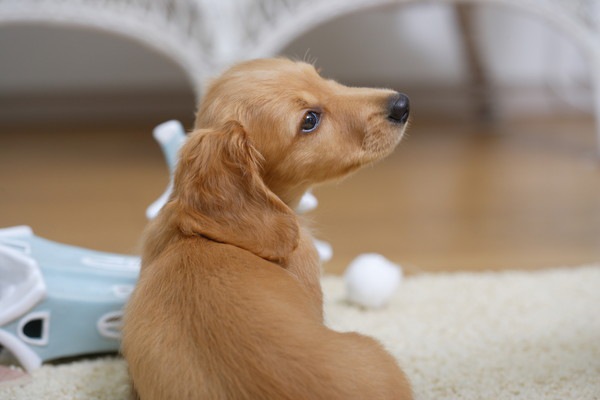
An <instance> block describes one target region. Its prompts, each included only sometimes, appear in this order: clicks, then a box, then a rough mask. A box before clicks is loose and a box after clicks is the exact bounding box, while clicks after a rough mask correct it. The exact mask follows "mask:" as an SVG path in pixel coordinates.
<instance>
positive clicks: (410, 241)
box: [0, 119, 600, 273]
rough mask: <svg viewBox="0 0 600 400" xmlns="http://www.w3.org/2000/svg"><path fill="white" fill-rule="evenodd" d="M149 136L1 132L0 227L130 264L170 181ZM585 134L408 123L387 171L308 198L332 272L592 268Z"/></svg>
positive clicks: (594, 201)
mask: <svg viewBox="0 0 600 400" xmlns="http://www.w3.org/2000/svg"><path fill="white" fill-rule="evenodd" d="M151 129H152V126H142V125H136V126H124V127H120V128H114V127H113V128H111V127H109V126H106V127H89V126H88V127H83V126H71V127H68V128H60V129H59V128H55V129H49V128H48V127H45V128H44V129H42V128H39V127H38V128H31V127H30V128H23V127H21V128H19V127H12V128H2V129H1V130H0V226H12V225H17V224H28V225H30V226H32V227H33V229H34V231H35V232H36V233H37V234H38V235H40V236H43V237H46V238H49V239H52V240H56V241H61V242H65V243H71V244H75V245H80V246H86V247H90V248H95V249H100V250H107V251H114V252H127V253H129V252H135V251H136V249H137V244H138V239H139V235H140V233H141V230H142V229H143V226H144V224H145V216H144V211H145V208H146V207H147V206H148V205H149V204H150V203H151V202H152V201H153V200H155V199H156V198H157V197H158V196H159V195H160V194H161V193H162V191H163V190H164V188H165V187H166V184H167V179H168V174H167V170H166V167H165V164H164V161H163V159H162V155H161V153H160V150H159V148H158V146H157V145H156V144H155V143H154V141H153V139H152V136H151ZM599 166H600V164H599V162H598V159H597V157H596V154H595V136H594V126H593V121H591V120H587V119H567V120H553V121H541V120H532V121H520V122H510V123H509V122H505V123H502V124H501V125H497V126H491V127H484V126H477V125H473V124H466V123H461V122H457V121H446V122H444V121H420V120H418V119H416V121H415V122H414V123H413V125H412V126H411V128H410V130H409V133H408V135H407V137H406V138H405V140H404V141H403V143H401V144H400V146H399V148H398V149H397V151H396V152H395V153H394V154H393V155H392V156H390V157H389V158H388V159H386V160H384V161H382V162H380V163H379V164H377V165H375V166H373V167H369V168H367V169H365V170H363V171H360V172H359V173H357V174H355V175H354V176H352V177H350V178H348V179H346V180H344V181H342V182H338V183H335V184H333V185H329V186H323V187H319V188H316V189H315V194H316V195H317V197H318V198H319V201H320V205H319V207H318V208H317V210H315V211H314V212H312V213H311V214H310V218H311V219H313V220H314V226H315V228H316V231H317V236H318V237H319V238H321V239H324V240H327V241H329V242H330V243H331V244H332V245H333V249H334V259H333V260H332V261H331V262H330V263H328V264H327V265H326V267H325V268H326V271H328V272H334V273H339V272H341V271H343V270H344V268H345V267H346V265H347V264H348V262H349V261H350V260H351V259H352V258H354V257H355V256H356V255H358V254H360V253H362V252H371V251H374V252H379V253H382V254H383V255H385V256H386V257H388V258H389V259H391V260H393V261H395V262H398V263H400V264H402V265H403V266H404V267H405V268H406V269H407V271H408V272H411V273H415V272H420V271H442V270H445V271H448V270H485V269H504V268H511V269H514V268H528V269H529V268H541V267H551V266H563V265H578V264H582V263H588V262H595V261H598V260H600V169H599Z"/></svg>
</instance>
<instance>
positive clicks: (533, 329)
mask: <svg viewBox="0 0 600 400" xmlns="http://www.w3.org/2000/svg"><path fill="white" fill-rule="evenodd" d="M323 289H324V292H325V296H326V305H325V308H326V315H327V320H328V324H329V325H330V326H331V327H332V328H334V329H337V330H341V331H350V330H354V331H359V332H362V333H365V334H368V335H371V336H374V337H376V338H378V339H379V340H380V341H381V342H382V343H383V344H384V345H385V346H386V347H387V348H388V349H389V350H390V351H391V352H392V353H393V354H394V356H396V357H397V359H398V360H399V361H400V363H401V365H402V366H403V368H404V370H405V371H406V373H407V375H408V376H409V377H410V379H411V381H412V383H413V386H414V390H415V397H416V399H419V400H421V399H422V400H425V399H453V400H460V399H465V400H466V399H477V400H479V399H494V400H496V399H527V400H531V399H536V400H537V399H561V400H564V399H586V400H594V399H600V266H587V267H579V268H564V269H552V270H545V271H539V272H500V273H477V274H471V273H462V274H436V275H433V274H431V275H429V274H426V275H419V276H414V277H410V278H407V279H406V280H405V281H404V282H403V283H402V285H401V286H400V288H399V289H398V291H397V292H396V294H395V295H394V297H393V298H392V301H391V303H390V305H389V306H388V307H387V308H385V309H381V310H370V311H366V310H361V309H359V308H356V307H353V306H350V305H349V304H347V303H346V302H345V300H344V285H343V282H342V280H341V279H340V278H338V277H325V278H323ZM128 390H129V387H128V384H127V377H126V367H125V364H124V362H123V361H122V360H120V359H118V358H102V359H96V360H91V361H80V362H75V363H71V364H65V365H60V366H44V367H43V368H41V369H40V370H38V371H36V372H35V373H34V374H33V376H31V377H29V378H25V379H21V380H13V381H11V382H8V383H2V384H0V399H7V400H13V399H14V400H16V399H36V400H37V399H82V400H83V399H107V400H108V399H110V400H118V399H127V395H128Z"/></svg>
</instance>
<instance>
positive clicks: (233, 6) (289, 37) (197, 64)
mask: <svg viewBox="0 0 600 400" xmlns="http://www.w3.org/2000/svg"><path fill="white" fill-rule="evenodd" d="M425 1H426V0H0V24H2V23H22V22H36V23H46V24H62V25H65V24H66V25H72V26H81V27H91V28H96V29H101V30H104V31H108V32H113V33H117V34H120V35H123V36H126V37H129V38H132V39H134V40H137V41H139V42H141V43H143V44H145V45H146V46H149V47H151V48H153V49H155V50H157V51H159V52H161V53H162V54H164V55H166V56H167V57H169V58H170V59H172V60H173V61H174V62H175V63H177V64H178V65H180V66H181V68H182V69H183V70H184V71H185V72H186V74H187V76H188V77H189V79H190V81H191V83H192V85H193V87H194V90H195V92H196V95H197V96H198V97H199V96H200V94H201V93H202V89H203V86H204V83H205V81H206V78H207V77H209V76H212V75H214V74H216V73H218V72H219V71H220V70H222V69H223V68H224V67H226V66H228V65H229V64H231V63H233V62H235V61H238V60H242V59H248V58H255V57H265V56H272V55H276V54H278V53H280V52H281V51H282V50H283V49H284V48H285V47H286V46H287V45H288V44H290V43H291V42H292V41H293V40H294V39H296V38H298V37H300V36H301V35H303V34H304V33H306V32H308V31H310V30H312V29H314V28H315V27H317V26H318V25H321V24H324V23H326V22H327V21H330V20H332V19H334V18H338V17H340V16H342V15H347V14H351V13H356V12H360V11H364V10H368V9H374V8H381V7H393V6H401V5H405V4H416V3H419V2H425ZM428 2H430V1H428ZM437 2H439V3H442V4H443V3H445V4H452V3H456V2H468V3H472V4H494V5H505V6H509V7H512V8H514V9H515V10H522V11H524V12H526V13H528V14H531V15H537V16H538V17H539V18H541V19H542V20H545V21H547V22H549V23H551V24H553V25H555V26H556V27H558V28H559V29H560V30H562V32H563V33H564V34H565V35H566V36H568V37H570V38H571V39H572V40H573V41H574V42H575V43H577V44H578V45H579V47H580V48H581V50H582V51H583V53H584V54H585V56H586V58H587V60H588V63H589V65H590V72H591V76H590V79H591V84H592V86H593V89H594V96H595V99H594V100H595V108H594V110H595V116H596V130H597V135H598V140H597V143H598V153H599V154H600V0H437Z"/></svg>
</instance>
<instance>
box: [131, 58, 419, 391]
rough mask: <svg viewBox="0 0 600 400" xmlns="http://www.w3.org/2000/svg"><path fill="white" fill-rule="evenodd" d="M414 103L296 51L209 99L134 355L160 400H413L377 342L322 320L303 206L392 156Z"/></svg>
mask: <svg viewBox="0 0 600 400" xmlns="http://www.w3.org/2000/svg"><path fill="white" fill-rule="evenodd" d="M408 112H409V110H408V98H407V97H406V96H404V95H402V94H399V93H397V92H394V91H391V90H382V89H366V88H350V87H346V86H343V85H340V84H338V83H336V82H334V81H331V80H325V79H323V78H321V77H320V76H319V74H318V73H317V72H316V71H315V69H314V68H313V67H312V66H311V65H308V64H305V63H301V62H292V61H289V60H285V59H265V60H254V61H249V62H245V63H242V64H239V65H237V66H234V67H233V68H231V69H230V70H228V71H227V72H225V73H224V74H223V75H222V76H221V77H220V78H218V79H216V80H215V81H214V82H213V83H212V85H211V86H210V88H209V90H208V92H207V93H206V95H205V97H204V99H203V102H202V104H201V106H200V110H199V112H198V115H197V121H196V126H195V130H194V132H192V133H191V134H190V135H189V138H188V140H187V142H186V143H185V145H184V147H183V148H182V150H181V154H180V161H179V164H178V167H177V170H176V172H175V177H174V190H173V194H172V196H171V198H170V200H169V202H168V203H167V204H166V205H165V207H164V208H163V209H162V211H161V212H160V214H159V215H158V217H157V218H156V219H155V220H154V221H153V222H151V223H150V224H149V227H148V228H147V231H146V234H145V239H144V248H143V254H142V271H141V275H140V279H139V282H138V284H137V287H136V289H135V291H134V293H133V295H132V297H131V299H130V301H129V304H128V306H127V310H126V316H125V321H124V328H123V348H122V349H123V354H124V356H125V358H126V359H127V362H128V364H129V372H130V376H131V378H132V381H133V388H134V392H137V393H134V395H135V396H139V398H141V399H142V400H151V399H162V400H164V399H176V400H184V399H290V400H299V399H327V400H335V399H410V398H411V397H412V395H411V389H410V386H409V383H408V381H407V379H406V377H405V375H404V374H403V372H402V371H401V370H400V368H399V367H398V365H397V364H396V361H395V360H394V358H393V357H392V356H391V355H390V354H388V353H387V352H386V351H385V350H384V349H383V348H382V346H381V345H380V344H379V343H378V342H376V341H375V340H373V339H371V338H368V337H366V336H362V335H359V334H356V333H338V332H335V331H332V330H330V329H328V328H327V327H326V326H325V325H324V324H323V304H322V303H323V300H322V293H321V287H320V283H319V273H320V265H319V261H318V256H317V253H316V251H315V248H314V246H313V244H312V238H311V235H310V233H309V232H308V230H307V229H306V228H305V227H304V226H303V223H302V221H301V219H300V217H299V216H298V215H296V214H295V213H294V211H292V210H293V209H294V208H295V207H296V206H297V205H298V202H299V200H300V198H301V196H302V194H303V193H304V192H306V190H307V189H309V188H310V187H311V186H312V185H315V184H319V183H322V182H325V181H328V180H332V179H336V178H340V177H343V176H345V175H347V174H349V173H351V172H353V171H355V170H356V169H358V168H359V167H361V166H363V165H365V164H369V163H371V162H373V161H376V160H378V159H381V158H382V157H384V156H386V155H388V154H389V153H390V152H392V150H393V149H394V147H395V146H396V145H397V144H398V142H399V141H400V139H401V137H402V134H403V132H404V129H405V125H406V120H407V118H408Z"/></svg>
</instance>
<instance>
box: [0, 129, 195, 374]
mask: <svg viewBox="0 0 600 400" xmlns="http://www.w3.org/2000/svg"><path fill="white" fill-rule="evenodd" d="M154 137H155V138H156V140H157V141H158V142H159V143H160V145H161V147H162V150H163V154H164V156H165V158H166V160H167V164H168V165H169V169H170V171H171V172H172V171H173V169H174V168H175V165H176V162H177V152H178V150H179V148H180V147H181V145H182V143H183V142H184V141H185V132H184V130H183V127H182V126H181V124H180V123H179V122H177V121H169V122H166V123H164V124H161V125H159V126H158V127H156V129H155V130H154ZM170 188H171V185H169V188H167V191H166V192H165V194H164V195H163V196H161V198H159V199H158V200H157V201H156V202H154V203H153V204H152V205H151V206H150V207H149V208H148V210H147V214H148V216H149V217H153V216H154V215H156V213H158V211H159V210H160V208H161V207H162V205H163V204H164V202H165V201H166V200H167V198H168V195H169V192H170ZM139 266H140V259H139V258H138V257H134V256H126V255H121V254H112V253H105V252H98V251H93V250H88V249H84V248H79V247H75V246H69V245H65V244H61V243H56V242H52V241H50V240H46V239H43V238H40V237H37V236H35V235H34V234H33V231H32V230H31V228H29V227H27V226H18V227H12V228H6V229H0V349H1V348H4V350H7V351H9V352H10V353H11V354H12V356H14V357H15V358H16V359H17V360H18V361H19V363H20V364H21V365H22V366H23V367H24V368H25V369H26V370H27V371H32V370H35V369H36V368H38V367H39V366H40V365H41V364H42V362H44V361H47V360H52V359H57V358H63V357H71V356H77V355H83V354H93V353H103V352H114V351H118V349H119V339H120V327H121V318H122V314H123V312H122V309H123V305H124V304H125V301H126V300H127V298H128V297H129V295H130V294H131V292H132V291H133V287H134V284H135V282H136V280H137V277H138V274H139Z"/></svg>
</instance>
